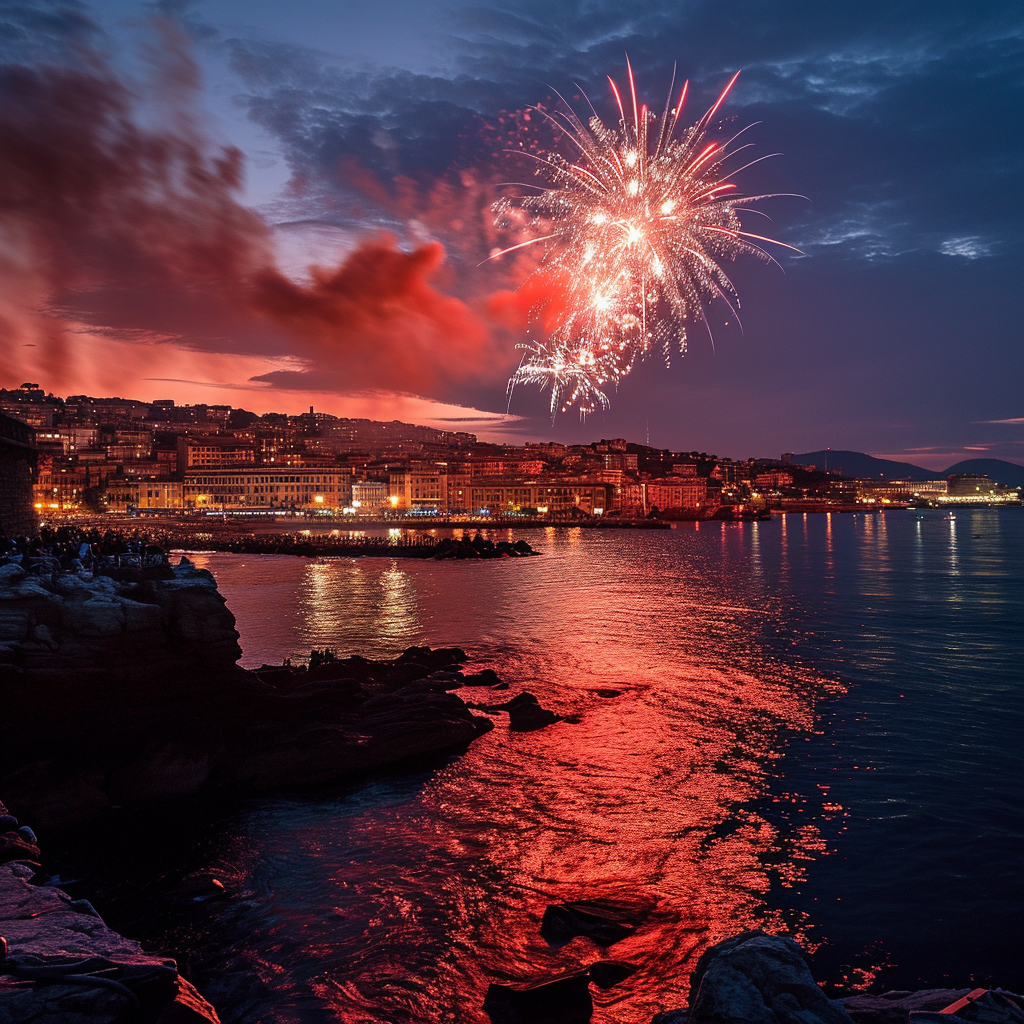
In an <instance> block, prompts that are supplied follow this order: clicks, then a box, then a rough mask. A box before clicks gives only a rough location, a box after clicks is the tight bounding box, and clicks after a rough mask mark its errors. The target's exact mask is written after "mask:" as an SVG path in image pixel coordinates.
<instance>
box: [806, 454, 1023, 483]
mask: <svg viewBox="0 0 1024 1024" xmlns="http://www.w3.org/2000/svg"><path fill="white" fill-rule="evenodd" d="M793 461H794V462H795V463H796V464H797V465H798V466H817V467H818V469H825V468H826V466H827V467H828V469H830V470H832V471H833V472H838V473H841V474H842V475H843V476H846V477H859V478H860V479H862V480H868V479H874V480H879V479H881V480H913V481H915V482H920V481H922V480H938V479H941V478H944V477H946V476H948V471H947V472H946V473H936V472H933V471H932V470H930V469H924V468H922V467H921V466H915V465H913V463H910V462H894V461H893V460H892V459H876V458H875V457H874V456H873V455H865V454H864V452H846V451H835V450H832V451H819V452H804V454H802V455H794V456H793ZM992 461H997V460H992ZM1007 465H1009V463H1007ZM1018 468H1020V467H1018Z"/></svg>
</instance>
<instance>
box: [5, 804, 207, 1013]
mask: <svg viewBox="0 0 1024 1024" xmlns="http://www.w3.org/2000/svg"><path fill="white" fill-rule="evenodd" d="M0 810H5V808H3V807H2V805H0ZM32 875H33V872H32V871H26V870H25V869H24V866H23V865H22V864H18V863H9V864H3V865H0V933H2V934H3V936H4V938H3V940H0V1022H8V1021H10V1022H26V1024H27V1022H29V1021H38V1022H40V1024H43V1022H46V1021H52V1022H54V1024H57V1022H61V1024H118V1022H123V1021H126V1020H129V1019H131V1020H139V1021H162V1022H163V1024H201V1022H202V1021H208V1022H211V1024H219V1022H218V1020H217V1014H216V1013H215V1012H214V1010H213V1008H212V1007H211V1006H210V1005H209V1004H208V1003H206V1001H205V1000H204V999H203V998H202V997H201V996H200V995H199V993H198V992H196V991H195V989H193V988H192V986H191V985H189V984H188V982H186V981H185V980H184V979H183V978H181V977H180V976H179V975H178V972H177V968H176V966H175V963H174V961H173V960H169V959H166V958H164V957H159V956H153V955H150V954H148V953H145V952H143V950H142V948H141V947H140V946H139V945H138V943H135V942H132V941H131V940H129V939H126V938H124V937H123V936H121V935H118V934H117V932H114V931H112V930H111V929H110V928H108V927H107V925H106V924H104V922H103V920H102V919H101V917H100V915H99V914H98V913H97V912H96V910H95V908H94V907H93V906H92V904H91V903H89V901H88V900H72V899H71V898H70V897H69V896H68V895H67V894H66V893H64V892H62V891H61V890H59V889H57V888H53V887H50V886H39V885H33V884H31V881H30V880H31V878H32ZM64 978H68V979H69V980H68V981H67V982H65V981H63V980H62V979H64ZM71 979H73V980H71ZM94 979H95V980H94ZM41 982H45V983H41ZM172 1009H173V1010H174V1013H170V1014H169V1015H168V1016H164V1014H165V1012H169V1011H171V1010H172Z"/></svg>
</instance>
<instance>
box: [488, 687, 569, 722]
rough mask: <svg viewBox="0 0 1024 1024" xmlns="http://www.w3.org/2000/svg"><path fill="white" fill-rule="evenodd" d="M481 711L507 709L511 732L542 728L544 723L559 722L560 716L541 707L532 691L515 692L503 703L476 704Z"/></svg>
mask: <svg viewBox="0 0 1024 1024" xmlns="http://www.w3.org/2000/svg"><path fill="white" fill-rule="evenodd" d="M477 706H478V707H479V708H480V709H481V710H482V711H489V712H495V711H507V712H508V727H509V729H511V730H512V731H513V732H532V731H533V730H534V729H543V728H544V726H546V725H552V724H553V723H555V722H561V721H562V717H561V716H560V715H556V714H555V713H554V712H553V711H549V710H548V709H547V708H542V707H541V706H540V702H539V701H538V700H537V698H536V697H535V696H534V695H533V694H532V693H527V692H523V693H519V694H516V696H515V697H513V698H512V699H511V700H507V701H505V703H504V704H481V705H477Z"/></svg>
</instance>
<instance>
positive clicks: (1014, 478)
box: [943, 459, 1024, 487]
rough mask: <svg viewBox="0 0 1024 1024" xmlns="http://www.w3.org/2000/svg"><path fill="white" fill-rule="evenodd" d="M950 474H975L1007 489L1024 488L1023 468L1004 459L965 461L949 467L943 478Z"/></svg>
mask: <svg viewBox="0 0 1024 1024" xmlns="http://www.w3.org/2000/svg"><path fill="white" fill-rule="evenodd" d="M952 473H977V474H978V475H979V476H987V477H988V478H989V480H995V482H996V483H998V484H1006V486H1007V487H1024V466H1018V465H1017V464H1016V463H1015V462H1006V461H1005V460H1004V459H965V460H964V461H963V462H958V463H957V464H956V465H955V466H950V467H949V469H947V470H946V472H945V473H943V476H949V475H950V474H952Z"/></svg>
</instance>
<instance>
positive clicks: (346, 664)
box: [0, 560, 496, 829]
mask: <svg viewBox="0 0 1024 1024" xmlns="http://www.w3.org/2000/svg"><path fill="white" fill-rule="evenodd" d="M239 654H240V650H239V647H238V633H237V632H236V631H235V628H234V617H233V616H232V615H231V613H230V611H228V609H227V607H226V605H225V603H224V599H223V598H222V597H221V595H220V594H219V593H218V591H217V588H216V584H215V582H214V580H213V577H212V576H211V575H210V574H209V573H208V572H205V571H202V570H197V569H196V568H195V567H194V566H193V565H191V564H190V563H189V562H187V561H186V560H183V561H182V564H181V565H179V566H174V567H169V566H161V567H158V568H157V570H156V571H150V570H136V571H134V572H132V571H129V572H123V571H120V572H119V576H118V578H114V577H110V576H95V577H92V576H87V575H74V574H70V573H63V574H55V575H52V576H51V575H42V576H40V575H31V574H27V573H25V572H24V571H23V570H22V569H21V567H20V566H17V565H11V564H8V565H5V566H0V793H2V794H3V796H4V799H5V800H7V802H8V803H9V804H10V805H11V806H12V807H14V808H15V809H16V811H17V812H18V813H19V814H20V815H21V816H22V817H27V818H30V819H31V820H33V821H35V822H37V823H38V825H39V827H41V828H43V829H47V828H57V827H63V826H70V825H75V824H79V823H81V822H83V821H85V820H88V819H89V818H92V817H95V816H96V815H97V814H99V813H102V812H103V811H104V810H105V809H107V808H109V807H110V806H112V805H125V804H140V803H145V802H148V801H154V800H166V799H174V798H181V797H187V796H191V795H194V794H197V793H199V792H201V791H210V792H218V793H224V794H232V793H245V794H250V793H259V792H267V791H270V790H273V789H280V788H285V787H299V786H315V785H322V784H325V783H330V782H334V781H337V780H341V779H344V778H348V777H351V776H354V775H358V774H361V773H364V772H367V771H371V770H374V769H376V768H379V767H381V766H384V765H389V764H394V763H396V762H399V761H404V760H408V759H410V758H417V757H422V756H425V755H430V754H435V753H438V752H440V751H444V750H450V749H455V748H459V747H462V746H465V745H466V744H468V743H470V742H471V741H472V740H473V739H475V738H476V737H477V736H479V735H480V734H481V733H482V732H485V731H486V730H487V729H489V728H491V722H490V720H488V719H486V718H483V717H480V716H476V715H473V714H472V713H471V712H470V710H469V709H468V708H467V706H466V705H465V704H464V703H463V702H462V701H461V700H460V699H459V698H458V697H457V696H455V695H454V694H452V693H451V692H449V691H451V690H454V689H459V688H461V687H462V686H464V685H465V684H466V682H467V681H466V680H465V679H464V677H463V675H462V673H461V671H459V666H460V665H461V664H462V662H464V661H465V660H466V655H465V652H463V651H461V650H458V649H456V648H452V649H440V650H430V649H429V648H423V647H415V648H410V649H409V650H408V651H406V652H405V653H404V654H403V655H402V656H401V657H399V658H397V659H392V660H389V661H379V662H375V661H369V660H367V659H364V658H349V659H345V660H335V659H333V657H331V656H330V655H329V653H327V652H314V654H315V657H314V658H312V659H311V667H310V669H309V670H306V669H305V668H304V667H303V668H291V667H287V666H285V667H281V666H279V667H269V666H267V667H265V668H264V669H262V670H260V671H257V672H248V671H245V670H243V669H241V668H238V667H237V666H236V665H235V661H236V659H237V658H238V656H239ZM495 678H496V677H495ZM485 679H486V680H487V681H488V682H490V677H485ZM473 684H474V685H481V683H480V682H478V681H476V680H474V681H473Z"/></svg>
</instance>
